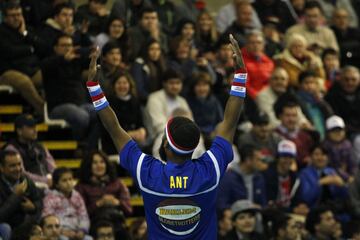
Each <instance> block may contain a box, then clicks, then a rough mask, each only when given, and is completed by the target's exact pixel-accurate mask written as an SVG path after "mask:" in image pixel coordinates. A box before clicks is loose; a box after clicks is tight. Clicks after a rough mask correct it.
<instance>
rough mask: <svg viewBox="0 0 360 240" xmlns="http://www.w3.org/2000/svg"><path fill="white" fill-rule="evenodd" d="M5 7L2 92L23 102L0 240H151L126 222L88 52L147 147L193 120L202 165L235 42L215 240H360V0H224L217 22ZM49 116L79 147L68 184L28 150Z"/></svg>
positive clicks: (213, 17)
mask: <svg viewBox="0 0 360 240" xmlns="http://www.w3.org/2000/svg"><path fill="white" fill-rule="evenodd" d="M0 6H1V12H0V13H1V14H0V23H1V25H0V36H1V37H0V86H2V85H10V86H11V87H12V88H14V89H15V91H16V92H17V93H19V94H20V95H21V96H22V97H23V98H24V100H25V101H26V102H27V104H28V105H29V106H30V111H29V114H24V115H20V116H18V117H17V118H16V120H15V132H16V134H15V137H14V139H12V140H10V141H8V142H7V143H6V144H5V146H3V148H2V149H1V151H0V239H1V240H9V239H15V240H17V239H19V240H24V239H31V240H41V239H52V240H59V239H61V240H65V239H70V240H81V239H86V240H89V239H98V240H100V239H139V240H140V239H146V221H145V219H144V218H138V219H137V220H136V221H133V222H132V224H131V226H130V227H128V226H126V225H125V222H126V221H125V220H126V219H127V218H128V217H131V216H132V214H133V207H132V206H131V204H130V193H129V189H128V188H127V187H126V186H125V184H124V183H123V182H122V181H121V180H119V174H118V173H116V172H115V171H114V169H117V168H119V167H115V166H112V165H113V163H112V162H111V161H109V158H108V155H114V154H115V155H116V154H118V153H117V152H116V149H115V147H114V146H113V144H112V141H111V139H110V136H109V135H108V133H107V132H106V130H105V129H104V127H103V126H102V125H101V123H100V121H99V119H98V117H97V116H96V112H95V110H94V108H93V106H92V104H91V101H90V98H89V96H88V94H87V91H86V86H85V81H86V80H85V79H86V77H87V67H88V64H89V54H90V52H91V51H92V50H93V49H94V47H95V46H99V47H100V48H101V49H102V55H101V58H100V61H101V62H100V64H101V70H100V72H99V74H98V75H97V77H98V80H99V82H100V84H101V85H102V88H103V90H104V92H105V94H106V96H107V98H108V101H109V103H110V105H111V106H112V107H113V109H114V111H115V114H116V116H117V117H118V119H119V122H120V124H121V126H122V127H123V128H124V129H125V130H126V131H127V133H128V134H129V135H130V136H131V137H132V138H133V139H134V140H135V141H136V142H137V143H138V144H139V146H140V147H141V148H142V149H143V151H145V152H146V153H150V154H153V155H155V156H159V151H158V150H159V149H158V147H159V146H160V142H161V139H162V137H163V134H164V126H165V124H166V122H167V120H168V119H169V118H171V117H173V116H186V117H188V118H190V119H192V120H194V121H195V122H196V123H197V124H198V126H199V128H200V130H201V133H202V135H201V139H200V144H199V146H198V147H197V149H196V150H195V153H194V156H193V157H196V156H200V154H201V153H202V152H204V151H205V150H206V149H207V148H209V146H210V145H211V142H212V140H213V138H214V136H215V135H216V126H217V124H218V123H219V122H220V121H221V120H222V117H223V113H224V110H225V109H224V106H225V103H226V100H227V98H228V92H229V89H230V86H231V81H232V78H233V64H234V63H233V53H232V50H231V48H230V46H229V34H232V35H233V36H234V37H235V38H236V40H237V41H238V42H239V45H240V47H241V49H242V54H243V58H244V61H245V65H246V67H247V71H248V81H247V92H248V94H247V98H246V100H245V106H244V109H243V112H242V114H241V117H240V121H239V123H238V128H237V134H236V138H235V139H236V140H235V141H234V143H233V149H234V160H233V162H232V163H231V164H230V165H229V167H228V170H227V172H226V173H225V176H224V177H223V179H222V180H221V181H220V184H219V190H218V200H217V211H218V239H225V240H230V239H234V240H235V239H254V240H255V239H256V240H258V239H279V240H282V239H284V240H285V239H298V240H301V239H303V240H305V239H310V240H312V239H314V240H315V239H318V240H326V239H337V240H341V239H346V238H351V239H360V172H359V171H358V165H359V162H360V107H359V106H360V71H359V68H360V54H359V47H360V28H359V17H360V16H359V15H360V4H359V1H357V0H334V1H326V0H286V1H282V0H251V1H248V0H233V1H231V2H230V3H228V4H225V5H224V6H222V7H221V8H220V9H217V10H216V12H215V13H212V12H209V11H208V9H207V6H206V1H204V0H182V1H179V2H178V3H176V4H175V3H173V2H172V1H170V0H114V1H113V2H112V4H111V6H110V8H107V7H108V5H107V0H88V2H87V3H86V4H84V5H82V6H76V4H75V1H71V0H51V1H48V0H27V1H25V0H21V1H15V0H2V1H0ZM45 103H46V104H45ZM45 107H47V109H46V110H47V111H46V112H48V115H49V117H50V118H52V119H64V120H65V121H66V122H67V123H68V125H69V127H70V129H71V132H72V136H73V138H74V139H75V140H77V141H78V142H79V143H80V146H81V148H82V150H83V151H82V152H83V159H82V162H81V167H80V169H79V171H78V172H77V174H76V175H74V172H73V171H72V170H70V169H67V168H63V167H58V168H57V167H56V164H55V161H54V158H53V157H52V156H51V154H50V152H49V150H48V149H46V148H45V147H44V146H43V145H41V144H40V142H39V141H38V139H37V138H38V137H37V131H36V128H35V125H36V123H38V122H41V121H42V120H43V118H44V116H43V115H44V108H45ZM120 170H121V169H120ZM120 172H121V171H120ZM123 174H124V173H123ZM204 221H206V219H204Z"/></svg>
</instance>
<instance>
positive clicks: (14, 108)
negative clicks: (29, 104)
mask: <svg viewBox="0 0 360 240" xmlns="http://www.w3.org/2000/svg"><path fill="white" fill-rule="evenodd" d="M22 112H23V106H21V105H0V114H21V113H22Z"/></svg>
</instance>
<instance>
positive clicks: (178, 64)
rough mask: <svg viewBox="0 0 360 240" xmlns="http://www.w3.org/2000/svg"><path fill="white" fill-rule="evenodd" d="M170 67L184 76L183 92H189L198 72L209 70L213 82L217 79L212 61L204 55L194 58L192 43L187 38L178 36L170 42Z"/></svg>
mask: <svg viewBox="0 0 360 240" xmlns="http://www.w3.org/2000/svg"><path fill="white" fill-rule="evenodd" d="M168 66H169V68H171V69H173V70H175V71H178V72H181V73H182V74H183V76H184V79H183V80H184V86H183V87H184V88H183V92H185V93H188V90H189V87H190V86H191V84H192V82H191V78H192V75H193V74H194V73H196V72H207V73H208V74H210V76H211V83H214V82H215V81H216V75H215V72H214V70H213V68H212V66H211V64H210V62H209V61H208V60H207V59H206V58H205V57H203V56H197V58H196V59H193V58H192V56H191V45H190V43H189V42H188V40H187V39H184V38H181V37H176V38H174V39H172V41H171V42H170V56H169V59H168Z"/></svg>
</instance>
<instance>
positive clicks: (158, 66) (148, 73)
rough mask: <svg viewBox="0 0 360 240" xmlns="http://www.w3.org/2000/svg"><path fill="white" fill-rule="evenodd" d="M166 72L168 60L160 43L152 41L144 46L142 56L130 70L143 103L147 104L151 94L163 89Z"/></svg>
mask: <svg viewBox="0 0 360 240" xmlns="http://www.w3.org/2000/svg"><path fill="white" fill-rule="evenodd" d="M165 70H166V60H165V56H164V53H163V51H162V50H161V46H160V42H159V41H157V40H155V39H151V40H149V41H148V42H147V43H146V44H145V45H144V47H143V49H142V53H141V55H140V56H139V57H138V58H136V60H135V62H134V63H133V64H132V66H131V70H130V72H131V75H132V76H133V78H134V80H135V83H136V90H137V93H138V97H139V100H140V101H141V102H142V103H144V104H145V103H146V101H147V98H148V96H149V94H150V93H152V92H155V91H158V90H160V89H161V87H162V83H161V79H162V78H163V74H164V72H165Z"/></svg>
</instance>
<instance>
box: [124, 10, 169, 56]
mask: <svg viewBox="0 0 360 240" xmlns="http://www.w3.org/2000/svg"><path fill="white" fill-rule="evenodd" d="M128 34H129V35H128V36H129V41H130V42H131V44H132V45H131V49H129V57H130V60H134V59H136V58H137V57H138V56H139V54H140V52H141V49H142V47H143V46H144V44H145V43H146V42H148V41H149V40H150V39H155V40H157V41H159V42H160V46H161V48H162V50H163V52H164V53H167V52H168V39H167V36H166V35H165V33H163V31H162V30H161V26H160V22H159V17H158V14H157V12H156V10H155V9H154V8H144V9H142V12H141V15H140V21H139V23H138V24H137V25H136V26H133V27H131V28H129V29H128Z"/></svg>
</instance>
